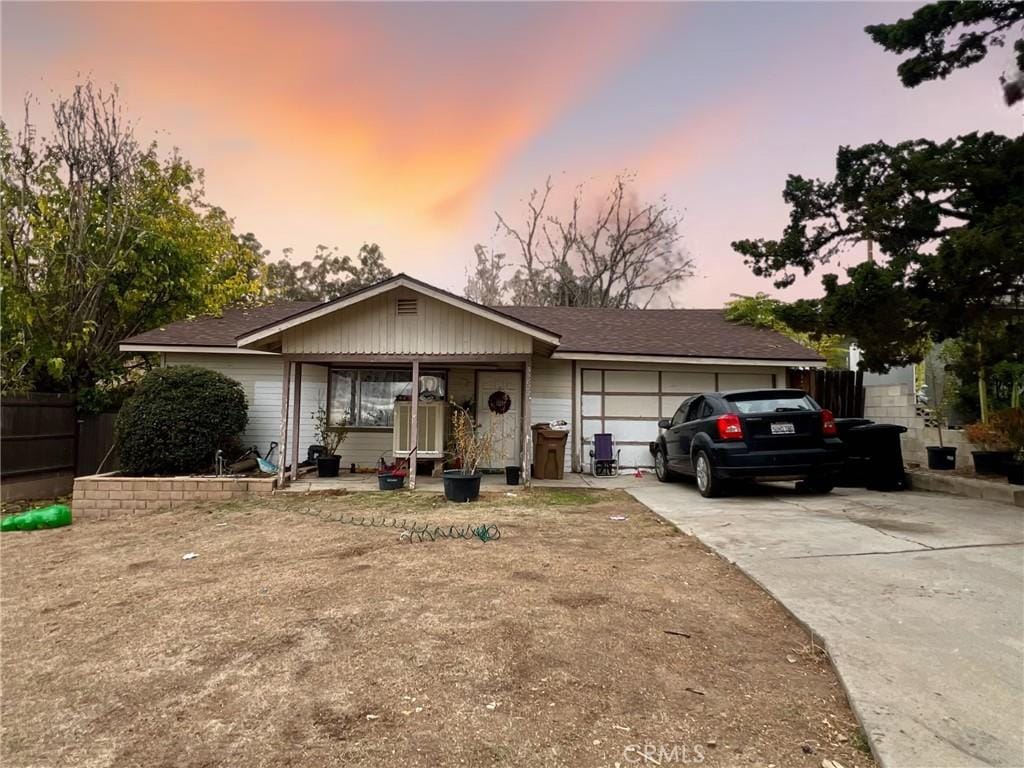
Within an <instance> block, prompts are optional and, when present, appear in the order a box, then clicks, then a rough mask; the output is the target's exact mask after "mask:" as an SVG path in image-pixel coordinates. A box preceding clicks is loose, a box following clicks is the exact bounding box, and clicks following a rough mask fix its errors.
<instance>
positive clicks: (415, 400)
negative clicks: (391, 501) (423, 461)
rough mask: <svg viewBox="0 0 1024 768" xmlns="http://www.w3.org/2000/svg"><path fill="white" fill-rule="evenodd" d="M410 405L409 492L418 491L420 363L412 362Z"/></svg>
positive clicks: (417, 361)
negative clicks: (417, 457)
mask: <svg viewBox="0 0 1024 768" xmlns="http://www.w3.org/2000/svg"><path fill="white" fill-rule="evenodd" d="M411 398H412V399H411V401H410V403H409V490H411V491H415V490H416V456H417V454H418V453H419V441H420V420H419V411H420V361H419V360H413V361H412V395H411Z"/></svg>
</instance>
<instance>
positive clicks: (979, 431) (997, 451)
mask: <svg viewBox="0 0 1024 768" xmlns="http://www.w3.org/2000/svg"><path fill="white" fill-rule="evenodd" d="M964 434H965V435H966V436H967V441H968V442H970V443H971V444H972V445H977V446H980V448H981V450H979V451H971V458H972V459H974V472H975V473H976V474H979V475H998V474H1000V473H1001V472H1002V470H1003V464H1004V463H1005V462H1007V461H1009V460H1010V459H1011V458H1013V451H1011V450H1010V441H1009V439H1008V438H1007V436H1006V433H1005V432H1004V430H1003V426H1002V424H1000V423H999V420H998V419H997V417H996V414H993V415H992V416H991V417H990V418H989V421H988V422H987V423H985V422H982V421H979V422H976V423H974V424H968V425H967V426H966V427H964Z"/></svg>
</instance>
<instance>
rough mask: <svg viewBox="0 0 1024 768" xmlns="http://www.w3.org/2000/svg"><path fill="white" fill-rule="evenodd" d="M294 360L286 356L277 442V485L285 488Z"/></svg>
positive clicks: (282, 375)
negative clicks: (279, 432) (279, 434)
mask: <svg viewBox="0 0 1024 768" xmlns="http://www.w3.org/2000/svg"><path fill="white" fill-rule="evenodd" d="M291 380H292V361H291V360H288V359H287V358H285V361H284V368H283V369H282V371H281V439H280V441H279V442H278V444H277V487H278V488H284V481H285V476H284V464H285V456H287V455H288V454H287V447H288V395H289V394H290V392H291V383H292V381H291Z"/></svg>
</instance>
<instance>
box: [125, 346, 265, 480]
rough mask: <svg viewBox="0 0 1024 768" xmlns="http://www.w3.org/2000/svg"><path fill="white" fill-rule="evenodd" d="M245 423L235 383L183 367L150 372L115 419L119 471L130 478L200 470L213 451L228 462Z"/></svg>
mask: <svg viewBox="0 0 1024 768" xmlns="http://www.w3.org/2000/svg"><path fill="white" fill-rule="evenodd" d="M248 420H249V416H248V412H247V410H246V404H245V392H244V391H243V390H242V385H241V384H239V383H238V382H237V381H234V380H233V379H229V378H228V377H227V376H225V375H224V374H222V373H218V372H217V371H211V370H208V369H206V368H196V367H193V366H189V365H182V366H174V367H171V368H157V369H154V370H152V371H150V372H149V373H147V374H146V376H145V378H143V380H142V381H141V382H140V383H139V386H138V388H137V389H136V390H135V394H133V395H132V396H131V397H130V398H128V400H126V401H125V403H124V405H123V406H122V407H121V411H120V413H119V414H118V416H117V422H116V424H115V428H114V429H115V437H116V440H117V445H118V450H119V451H120V454H121V469H122V471H123V472H125V473H127V474H130V475H174V474H190V473H194V472H203V471H206V470H208V469H210V468H211V467H212V466H213V463H214V457H215V456H216V453H217V450H218V449H224V450H225V453H227V454H228V455H227V458H229V459H230V458H233V457H232V456H231V453H230V451H231V450H232V448H234V447H235V446H237V444H238V435H239V434H240V433H241V432H242V430H243V429H245V425H246V422H247V421H248Z"/></svg>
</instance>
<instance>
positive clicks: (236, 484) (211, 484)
mask: <svg viewBox="0 0 1024 768" xmlns="http://www.w3.org/2000/svg"><path fill="white" fill-rule="evenodd" d="M276 482H277V481H276V480H275V479H274V478H272V477H251V478H250V477H247V478H227V477H224V478H222V477H124V476H122V475H119V474H116V473H110V474H105V475H87V476H84V477H76V478H75V489H74V493H73V496H72V501H71V511H72V514H73V515H74V516H75V517H76V518H89V517H92V518H104V517H110V516H112V515H116V516H120V515H131V514H135V513H136V512H141V511H149V510H155V509H164V508H167V507H176V506H181V505H183V504H193V503H195V502H199V501H227V500H229V499H239V498H244V497H247V496H250V495H269V494H271V493H273V492H274V487H275V485H276Z"/></svg>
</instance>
